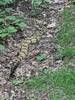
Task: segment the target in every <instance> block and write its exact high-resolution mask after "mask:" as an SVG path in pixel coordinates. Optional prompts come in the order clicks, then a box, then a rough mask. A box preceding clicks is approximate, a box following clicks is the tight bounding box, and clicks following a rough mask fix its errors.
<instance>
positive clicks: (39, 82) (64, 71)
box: [27, 67, 75, 100]
mask: <svg viewBox="0 0 75 100" xmlns="http://www.w3.org/2000/svg"><path fill="white" fill-rule="evenodd" d="M27 85H28V87H30V88H31V89H36V90H37V91H38V90H42V91H43V90H45V91H46V90H47V89H49V90H50V89H51V90H50V91H49V92H50V98H51V99H50V100H60V99H61V100H65V99H63V97H64V96H65V97H66V100H75V69H72V68H68V67H64V68H61V69H58V70H56V71H52V70H51V71H47V73H45V74H43V75H42V76H39V77H35V78H33V79H30V80H28V81H27ZM54 95H55V96H54ZM62 95H63V96H62Z"/></svg>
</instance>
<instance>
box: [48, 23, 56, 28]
mask: <svg viewBox="0 0 75 100" xmlns="http://www.w3.org/2000/svg"><path fill="white" fill-rule="evenodd" d="M55 27H56V23H55V22H52V23H51V24H48V26H47V28H48V29H50V28H55Z"/></svg>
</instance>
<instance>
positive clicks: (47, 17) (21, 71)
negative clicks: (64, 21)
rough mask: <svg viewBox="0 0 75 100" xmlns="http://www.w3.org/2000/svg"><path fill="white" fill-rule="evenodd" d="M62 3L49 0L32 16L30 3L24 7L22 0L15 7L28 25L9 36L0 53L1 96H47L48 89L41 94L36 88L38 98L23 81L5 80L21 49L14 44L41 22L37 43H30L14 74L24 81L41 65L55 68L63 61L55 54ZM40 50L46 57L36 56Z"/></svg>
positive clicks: (44, 99) (2, 99) (6, 99)
mask: <svg viewBox="0 0 75 100" xmlns="http://www.w3.org/2000/svg"><path fill="white" fill-rule="evenodd" d="M65 6H66V0H65V1H64V0H52V2H51V4H50V5H47V6H46V7H45V8H44V9H42V11H40V12H41V13H40V14H38V15H37V16H35V17H33V16H31V11H30V9H31V5H29V4H28V5H27V7H26V6H25V5H24V2H20V4H18V7H17V9H16V11H18V12H19V13H20V15H23V16H25V20H26V22H27V25H28V26H27V28H26V29H25V30H24V31H23V32H19V33H17V34H14V35H13V36H12V37H11V38H8V39H7V40H6V46H7V49H6V51H3V52H1V53H0V100H50V99H49V98H48V93H47V92H48V91H47V92H45V91H44V92H43V93H42V92H41V94H39V93H36V91H35V94H36V96H37V98H32V97H33V91H28V89H27V88H26V86H25V84H24V85H23V84H22V85H21V86H20V87H16V86H14V85H13V84H12V82H11V80H10V81H8V80H7V79H8V77H9V74H10V69H11V67H13V66H14V64H13V62H14V61H15V57H16V55H17V53H18V52H19V51H20V50H19V49H18V47H17V44H18V43H19V42H20V41H21V40H22V39H24V38H26V37H29V36H32V35H33V34H35V33H36V31H37V32H39V31H38V28H40V25H45V26H46V27H47V31H46V32H45V34H44V35H43V36H42V39H41V40H40V41H39V43H37V44H35V45H32V44H31V45H30V46H29V50H28V56H27V58H26V59H23V60H22V61H21V63H20V65H19V67H18V68H17V70H16V72H15V77H14V78H15V79H17V80H22V81H24V80H25V79H29V78H31V77H35V76H38V75H39V74H41V71H42V70H43V69H46V68H53V69H56V68H58V67H60V66H61V65H62V64H63V61H62V60H61V59H60V58H57V56H56V52H57V48H58V44H57V43H56V41H55V38H56V35H57V34H58V33H59V31H58V25H59V20H60V19H61V16H60V13H61V12H62V11H63V9H64V7H65ZM28 8H29V9H28ZM28 14H29V15H28ZM34 53H35V55H34ZM39 53H40V54H42V55H44V58H45V59H44V58H43V60H42V61H41V60H38V59H37V54H39ZM38 96H39V98H38Z"/></svg>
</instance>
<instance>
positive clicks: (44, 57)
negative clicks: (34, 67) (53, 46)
mask: <svg viewBox="0 0 75 100" xmlns="http://www.w3.org/2000/svg"><path fill="white" fill-rule="evenodd" d="M36 60H37V61H44V60H46V56H45V55H44V54H39V55H38V56H37V57H36Z"/></svg>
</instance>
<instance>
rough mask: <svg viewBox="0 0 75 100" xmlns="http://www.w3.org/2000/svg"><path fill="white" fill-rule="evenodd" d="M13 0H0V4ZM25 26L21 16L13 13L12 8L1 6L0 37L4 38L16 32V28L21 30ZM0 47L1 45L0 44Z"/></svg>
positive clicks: (12, 0) (9, 2)
mask: <svg viewBox="0 0 75 100" xmlns="http://www.w3.org/2000/svg"><path fill="white" fill-rule="evenodd" d="M14 1H15V0H1V1H0V5H2V6H3V5H6V4H11V3H13V2H14ZM24 28H26V23H25V21H24V19H23V18H21V17H19V15H18V14H17V15H15V10H14V9H12V8H7V7H6V6H3V7H2V8H1V9H0V38H1V39H4V38H6V37H8V36H11V35H12V33H15V32H17V31H18V30H21V31H22V30H23V29H24ZM0 48H1V46H0Z"/></svg>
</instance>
